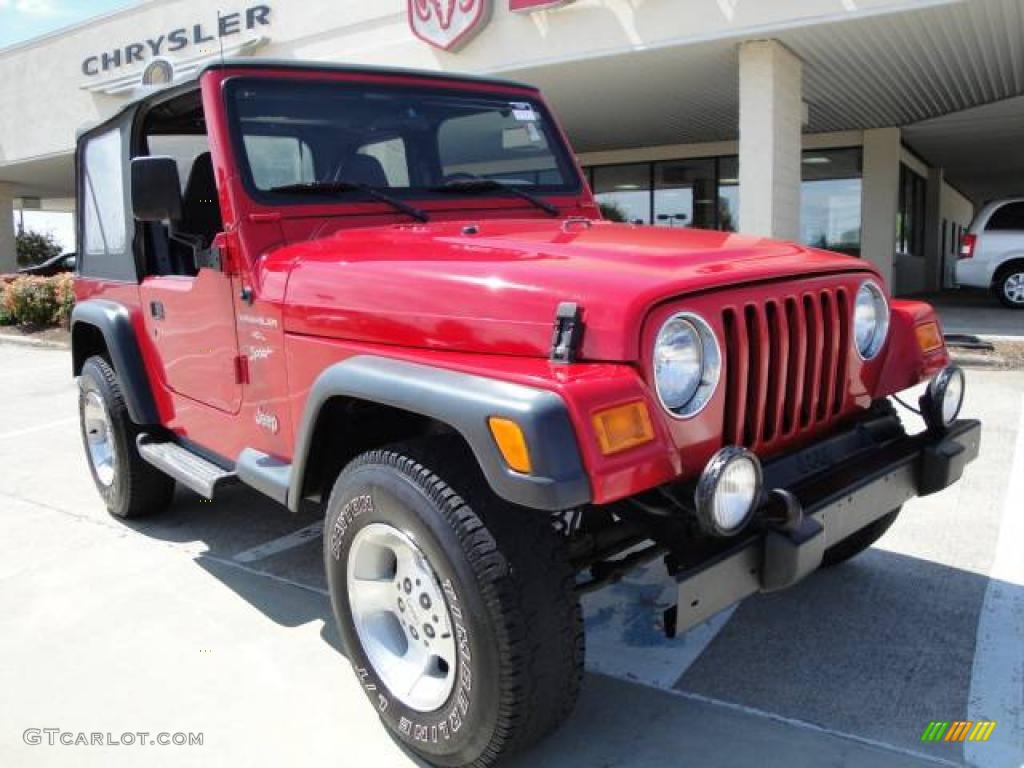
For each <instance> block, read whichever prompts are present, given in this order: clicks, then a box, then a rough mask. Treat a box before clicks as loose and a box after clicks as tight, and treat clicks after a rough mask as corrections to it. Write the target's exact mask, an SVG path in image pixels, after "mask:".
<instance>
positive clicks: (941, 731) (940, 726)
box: [921, 720, 949, 741]
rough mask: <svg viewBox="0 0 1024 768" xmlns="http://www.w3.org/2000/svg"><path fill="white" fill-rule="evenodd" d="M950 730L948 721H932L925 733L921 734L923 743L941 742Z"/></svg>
mask: <svg viewBox="0 0 1024 768" xmlns="http://www.w3.org/2000/svg"><path fill="white" fill-rule="evenodd" d="M948 728H949V721H948V720H947V721H946V722H936V721H932V722H930V723H928V727H927V728H925V729H924V733H923V734H921V741H939V740H940V739H941V738H942V737H943V736H945V735H946V729H948Z"/></svg>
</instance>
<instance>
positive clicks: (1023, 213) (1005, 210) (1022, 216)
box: [985, 203, 1024, 232]
mask: <svg viewBox="0 0 1024 768" xmlns="http://www.w3.org/2000/svg"><path fill="white" fill-rule="evenodd" d="M1007 230H1011V231H1017V232H1024V203H1007V204H1006V205H1004V206H1003V207H1002V208H1000V209H998V210H997V211H996V212H995V213H993V214H992V216H991V218H990V219H989V220H988V224H986V225H985V231H986V232H999V231H1007Z"/></svg>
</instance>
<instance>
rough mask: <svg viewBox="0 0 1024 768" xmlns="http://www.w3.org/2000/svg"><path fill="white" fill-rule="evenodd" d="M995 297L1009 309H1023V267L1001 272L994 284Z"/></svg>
mask: <svg viewBox="0 0 1024 768" xmlns="http://www.w3.org/2000/svg"><path fill="white" fill-rule="evenodd" d="M994 287H995V291H996V295H997V296H998V297H999V300H1000V301H1001V302H1003V304H1004V305H1006V306H1007V307H1010V308H1011V309H1024V266H1019V267H1016V268H1011V269H1008V270H1005V271H1004V272H1002V273H1001V274H1000V275H999V277H997V278H996V282H995V286H994Z"/></svg>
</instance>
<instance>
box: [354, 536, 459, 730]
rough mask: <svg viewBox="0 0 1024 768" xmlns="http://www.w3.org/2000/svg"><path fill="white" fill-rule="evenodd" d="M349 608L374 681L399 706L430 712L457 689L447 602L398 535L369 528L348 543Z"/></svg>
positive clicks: (420, 557) (415, 551)
mask: <svg viewBox="0 0 1024 768" xmlns="http://www.w3.org/2000/svg"><path fill="white" fill-rule="evenodd" d="M347 586H348V601H349V606H350V608H351V610H352V621H353V623H354V624H355V628H356V634H357V635H358V636H359V642H360V643H361V644H362V646H363V651H364V652H365V653H366V656H367V658H368V659H369V661H370V664H371V665H372V666H373V669H374V671H375V672H376V673H377V676H378V677H380V679H381V681H382V682H383V683H384V685H386V686H387V687H388V689H389V690H390V691H391V693H392V694H393V695H394V696H395V697H396V698H398V700H399V701H401V702H402V703H403V704H405V706H407V707H409V708H410V709H414V710H416V711H417V712H433V711H434V710H436V709H439V708H440V707H441V706H443V705H444V703H445V702H446V701H447V700H448V697H449V696H450V695H451V692H452V688H453V687H454V685H455V673H456V670H455V666H456V656H455V638H454V637H453V632H452V621H451V615H450V614H449V612H448V602H447V600H446V599H445V597H444V593H443V592H442V591H441V586H440V583H439V582H438V579H437V576H436V575H435V574H434V570H433V569H432V568H431V567H430V563H429V562H428V561H427V558H426V557H425V556H424V554H423V552H422V551H420V548H419V547H417V546H416V544H415V543H414V542H413V541H412V539H410V538H409V537H408V536H407V535H406V534H404V533H403V532H402V531H400V530H398V529H397V528H394V527H392V526H390V525H387V524H384V523H372V524H371V525H368V526H366V527H365V528H363V529H362V530H361V531H359V532H358V533H357V534H356V536H355V538H354V539H353V540H352V548H351V550H350V551H349V556H348V568H347Z"/></svg>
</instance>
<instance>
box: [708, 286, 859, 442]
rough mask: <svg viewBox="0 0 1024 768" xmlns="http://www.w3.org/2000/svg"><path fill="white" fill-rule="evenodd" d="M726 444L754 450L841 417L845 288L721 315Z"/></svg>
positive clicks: (847, 338) (847, 327)
mask: <svg viewBox="0 0 1024 768" xmlns="http://www.w3.org/2000/svg"><path fill="white" fill-rule="evenodd" d="M722 321H723V325H724V328H725V353H726V374H725V375H726V398H727V399H726V411H725V433H724V435H725V440H726V442H727V443H731V444H733V445H742V446H746V447H747V448H751V449H753V450H757V449H764V448H770V447H771V444H772V443H773V442H776V441H778V440H783V439H786V438H789V437H790V436H792V435H794V434H797V433H799V432H801V431H804V430H808V429H811V428H817V427H819V426H823V425H825V424H827V423H828V422H830V421H833V420H835V419H836V418H838V417H839V416H840V415H841V414H842V412H843V406H844V400H845V394H846V391H847V382H846V379H847V363H848V356H849V345H850V306H849V296H848V294H847V290H846V289H845V288H838V287H836V288H826V289H823V290H819V291H816V292H813V293H803V294H801V295H799V296H788V297H786V298H782V299H778V300H775V299H771V300H768V301H764V302H759V303H747V304H744V305H743V306H741V307H730V308H727V309H725V310H724V311H723V316H722Z"/></svg>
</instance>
